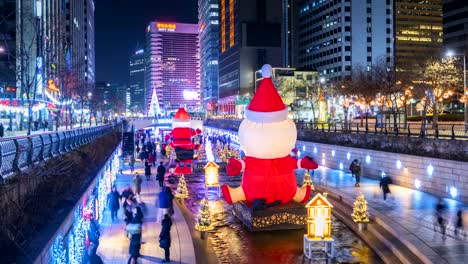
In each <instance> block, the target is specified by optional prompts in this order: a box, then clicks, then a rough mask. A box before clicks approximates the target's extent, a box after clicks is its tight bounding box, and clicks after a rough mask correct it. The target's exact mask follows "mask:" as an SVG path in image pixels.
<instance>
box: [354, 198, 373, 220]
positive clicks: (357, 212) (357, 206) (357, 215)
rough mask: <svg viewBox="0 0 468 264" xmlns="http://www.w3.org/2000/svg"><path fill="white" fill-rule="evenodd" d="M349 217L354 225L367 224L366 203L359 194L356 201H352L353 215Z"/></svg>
mask: <svg viewBox="0 0 468 264" xmlns="http://www.w3.org/2000/svg"><path fill="white" fill-rule="evenodd" d="M351 216H352V217H353V221H354V222H356V223H367V222H369V212H368V211H367V201H366V199H365V198H364V194H362V193H360V194H359V195H358V196H357V198H356V201H354V207H353V213H352V214H351Z"/></svg>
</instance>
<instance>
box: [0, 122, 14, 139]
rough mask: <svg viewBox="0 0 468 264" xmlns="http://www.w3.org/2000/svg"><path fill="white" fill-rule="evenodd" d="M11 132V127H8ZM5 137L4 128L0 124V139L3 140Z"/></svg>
mask: <svg viewBox="0 0 468 264" xmlns="http://www.w3.org/2000/svg"><path fill="white" fill-rule="evenodd" d="M10 130H11V127H10ZM3 136H5V128H4V127H3V124H2V123H0V138H3Z"/></svg>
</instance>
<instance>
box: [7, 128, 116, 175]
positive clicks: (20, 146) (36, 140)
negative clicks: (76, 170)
mask: <svg viewBox="0 0 468 264" xmlns="http://www.w3.org/2000/svg"><path fill="white" fill-rule="evenodd" d="M118 126H122V124H121V123H117V124H109V125H103V126H97V127H89V128H78V129H73V130H66V131H58V132H50V133H43V134H35V135H31V136H18V137H9V138H5V139H2V140H0V177H1V179H0V181H1V180H2V179H5V178H8V177H9V176H11V175H13V174H15V173H19V172H20V171H21V170H22V169H24V168H26V167H28V166H30V165H32V164H35V163H38V162H40V161H42V160H47V159H49V158H52V157H56V156H59V155H62V154H64V153H67V152H69V151H70V150H73V149H75V148H77V147H79V146H81V145H83V144H86V143H88V142H91V141H93V140H95V139H96V138H98V137H100V136H102V135H104V134H107V133H108V132H109V131H111V130H113V129H114V128H116V127H118Z"/></svg>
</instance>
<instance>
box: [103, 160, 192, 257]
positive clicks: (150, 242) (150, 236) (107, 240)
mask: <svg viewBox="0 0 468 264" xmlns="http://www.w3.org/2000/svg"><path fill="white" fill-rule="evenodd" d="M135 167H136V170H135V173H136V172H138V173H139V174H140V175H142V179H143V183H142V188H141V200H142V201H143V202H144V204H145V208H144V209H143V214H144V218H143V238H142V245H141V250H140V254H141V255H142V257H140V258H139V260H138V263H142V264H143V263H160V262H161V261H162V260H163V259H164V250H163V249H162V248H160V247H159V241H158V238H159V233H160V231H161V225H160V224H159V223H157V222H156V218H157V212H158V209H157V208H156V207H155V204H157V203H156V202H157V201H156V197H157V194H158V193H159V191H160V187H159V184H158V183H157V181H156V179H155V172H156V168H153V173H152V179H151V180H150V181H147V180H146V179H145V176H144V169H143V166H142V165H141V163H140V162H137V163H136V164H135ZM116 185H117V189H118V190H119V192H122V190H123V188H124V187H125V186H126V185H130V186H132V187H133V174H130V170H124V171H123V175H121V176H119V177H118V178H117V180H116ZM118 218H119V219H117V220H115V222H114V223H113V222H112V220H111V217H110V212H109V210H106V211H105V216H104V221H103V223H102V224H101V237H100V239H99V241H100V245H99V249H98V255H99V256H101V258H102V260H103V261H104V263H106V264H122V263H127V261H128V258H129V253H128V247H129V243H130V240H129V239H128V238H126V237H125V223H124V222H123V220H122V209H120V210H119V213H118ZM172 221H173V225H172V228H171V239H172V243H171V254H170V256H171V263H184V264H191V263H196V260H195V251H194V247H193V242H192V237H191V235H190V232H189V228H188V226H187V224H186V222H185V220H184V217H183V216H182V214H181V212H180V210H179V208H178V207H177V206H176V205H175V204H174V215H173V217H172Z"/></svg>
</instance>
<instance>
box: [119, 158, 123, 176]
mask: <svg viewBox="0 0 468 264" xmlns="http://www.w3.org/2000/svg"><path fill="white" fill-rule="evenodd" d="M123 169H124V159H123V156H120V157H119V173H120V174H122V172H123Z"/></svg>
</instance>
